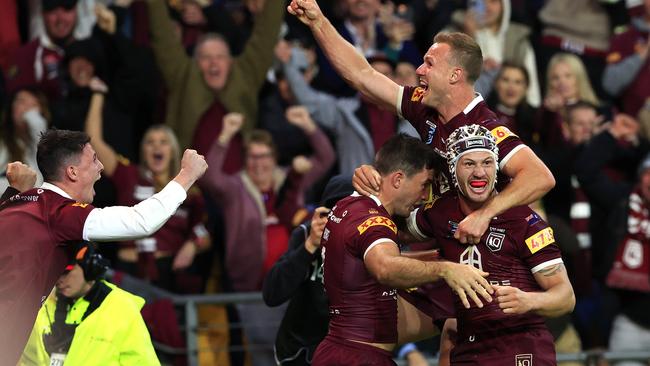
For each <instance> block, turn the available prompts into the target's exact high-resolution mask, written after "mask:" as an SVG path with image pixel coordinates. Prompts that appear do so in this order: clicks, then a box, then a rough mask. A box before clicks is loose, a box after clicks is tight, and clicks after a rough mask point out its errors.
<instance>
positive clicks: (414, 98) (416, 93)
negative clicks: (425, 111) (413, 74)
mask: <svg viewBox="0 0 650 366" xmlns="http://www.w3.org/2000/svg"><path fill="white" fill-rule="evenodd" d="M423 95H424V88H421V87H419V86H418V87H417V88H415V89H414V90H413V94H411V102H419V101H420V100H422V96H423Z"/></svg>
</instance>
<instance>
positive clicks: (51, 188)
mask: <svg viewBox="0 0 650 366" xmlns="http://www.w3.org/2000/svg"><path fill="white" fill-rule="evenodd" d="M41 188H43V189H47V190H49V191H52V192H54V193H58V194H60V195H61V196H63V197H65V198H69V199H72V197H70V195H69V194H67V193H66V192H65V191H64V190H62V189H61V188H59V187H57V186H55V185H54V184H52V183H48V182H43V184H42V185H41Z"/></svg>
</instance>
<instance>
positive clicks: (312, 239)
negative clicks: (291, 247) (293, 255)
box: [305, 206, 330, 254]
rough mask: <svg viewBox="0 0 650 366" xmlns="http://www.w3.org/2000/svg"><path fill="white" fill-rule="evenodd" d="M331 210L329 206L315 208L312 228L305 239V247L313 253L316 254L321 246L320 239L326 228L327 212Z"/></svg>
mask: <svg viewBox="0 0 650 366" xmlns="http://www.w3.org/2000/svg"><path fill="white" fill-rule="evenodd" d="M329 211H330V210H329V208H327V207H323V206H321V207H318V208H316V210H314V214H313V215H312V217H311V229H310V231H309V236H308V237H307V240H305V249H307V251H308V252H309V253H311V254H314V253H315V252H316V250H318V248H320V239H321V236H323V230H325V225H326V224H327V214H328V213H329Z"/></svg>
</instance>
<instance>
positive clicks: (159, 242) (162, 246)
mask: <svg viewBox="0 0 650 366" xmlns="http://www.w3.org/2000/svg"><path fill="white" fill-rule="evenodd" d="M110 179H111V181H112V182H113V184H114V185H115V189H116V191H117V204H118V205H120V206H134V205H136V204H138V203H140V202H141V201H144V200H146V199H147V198H149V197H151V196H153V195H154V194H155V193H156V189H155V187H154V185H153V181H152V179H151V178H150V177H147V176H146V175H145V174H141V173H140V171H139V169H138V167H137V166H135V165H133V164H130V163H129V161H128V160H126V159H124V158H120V159H118V164H117V166H116V168H115V172H114V173H113V175H112V176H111V177H110ZM205 220H207V217H206V214H205V202H204V200H203V196H202V195H201V192H200V191H199V189H198V188H196V187H192V189H191V190H189V191H188V192H187V199H186V200H185V201H183V203H182V204H181V206H180V207H179V208H178V209H177V210H176V212H175V213H174V215H172V217H170V218H169V220H168V221H167V222H165V224H164V225H163V226H162V227H161V228H160V229H159V230H158V231H156V232H155V233H154V234H153V235H152V236H151V237H150V238H147V239H149V241H150V242H152V241H151V239H153V240H154V241H153V243H155V248H156V249H157V250H160V251H165V252H169V253H171V254H172V255H173V254H176V253H177V252H178V251H179V250H180V248H181V247H182V246H183V244H184V243H185V242H186V241H188V240H194V239H196V238H197V237H200V236H203V235H206V234H207V231H206V229H205V226H204V224H203V223H204V222H205ZM133 243H134V242H133V241H128V242H125V245H133Z"/></svg>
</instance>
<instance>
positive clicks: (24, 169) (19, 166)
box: [6, 161, 36, 192]
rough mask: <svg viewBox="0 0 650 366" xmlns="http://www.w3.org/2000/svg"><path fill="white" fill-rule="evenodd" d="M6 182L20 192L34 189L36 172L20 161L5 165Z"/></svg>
mask: <svg viewBox="0 0 650 366" xmlns="http://www.w3.org/2000/svg"><path fill="white" fill-rule="evenodd" d="M6 174H7V181H8V182H9V185H10V186H11V187H13V188H15V189H17V190H18V191H20V192H25V191H27V190H29V189H32V188H34V184H36V171H35V170H34V169H32V168H30V167H29V165H27V164H24V163H22V162H20V161H14V162H13V163H9V164H7V173H6Z"/></svg>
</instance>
